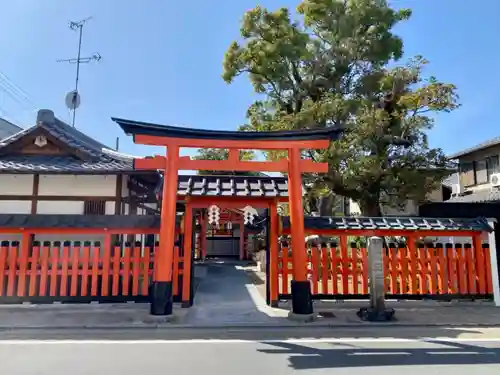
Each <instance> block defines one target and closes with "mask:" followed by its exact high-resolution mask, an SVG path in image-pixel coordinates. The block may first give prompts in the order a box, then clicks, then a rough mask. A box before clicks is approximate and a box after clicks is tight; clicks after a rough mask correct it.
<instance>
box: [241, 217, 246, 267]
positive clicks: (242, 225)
mask: <svg viewBox="0 0 500 375" xmlns="http://www.w3.org/2000/svg"><path fill="white" fill-rule="evenodd" d="M243 259H245V221H244V219H243V216H242V217H241V219H240V260H243Z"/></svg>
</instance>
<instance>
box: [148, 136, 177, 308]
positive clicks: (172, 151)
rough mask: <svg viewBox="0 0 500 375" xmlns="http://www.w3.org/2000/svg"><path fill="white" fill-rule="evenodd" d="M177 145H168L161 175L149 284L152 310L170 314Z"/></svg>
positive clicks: (171, 304)
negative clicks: (154, 255) (156, 241)
mask: <svg viewBox="0 0 500 375" xmlns="http://www.w3.org/2000/svg"><path fill="white" fill-rule="evenodd" d="M178 162H179V147H178V146H175V145H173V146H172V145H170V146H168V149H167V163H166V166H165V173H164V175H163V195H162V203H161V224H160V246H159V248H158V249H157V251H158V256H157V258H156V259H157V261H158V265H156V267H155V269H156V273H155V274H154V281H153V285H152V296H151V314H152V315H170V314H172V310H173V293H172V291H173V289H172V273H173V259H174V242H175V219H176V206H177V172H178V168H177V167H178Z"/></svg>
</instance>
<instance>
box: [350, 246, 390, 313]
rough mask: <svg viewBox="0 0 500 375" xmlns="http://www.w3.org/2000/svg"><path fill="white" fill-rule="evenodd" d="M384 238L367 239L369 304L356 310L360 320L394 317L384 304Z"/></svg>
mask: <svg viewBox="0 0 500 375" xmlns="http://www.w3.org/2000/svg"><path fill="white" fill-rule="evenodd" d="M383 244H384V240H383V239H382V238H380V237H370V238H369V239H368V269H369V273H368V275H369V285H370V306H369V307H368V308H366V307H363V308H361V309H360V310H359V311H358V313H357V314H358V316H359V317H360V318H361V319H362V320H369V321H387V320H391V319H393V317H394V309H387V308H386V306H385V286H384V278H385V272H384V246H383Z"/></svg>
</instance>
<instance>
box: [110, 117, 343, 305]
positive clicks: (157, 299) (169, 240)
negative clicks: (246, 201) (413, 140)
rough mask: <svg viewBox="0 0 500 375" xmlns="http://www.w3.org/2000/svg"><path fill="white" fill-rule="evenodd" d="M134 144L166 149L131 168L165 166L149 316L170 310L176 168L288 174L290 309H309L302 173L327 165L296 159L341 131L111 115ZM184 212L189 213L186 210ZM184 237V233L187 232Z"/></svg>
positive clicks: (322, 146)
mask: <svg viewBox="0 0 500 375" xmlns="http://www.w3.org/2000/svg"><path fill="white" fill-rule="evenodd" d="M112 120H113V121H115V122H116V123H117V124H118V125H119V126H120V127H121V128H122V130H123V131H124V132H125V134H127V135H132V136H133V140H134V143H137V144H143V145H153V146H164V147H166V155H165V156H154V157H152V158H144V159H135V161H134V168H136V169H150V170H151V169H152V170H164V171H165V173H164V184H163V199H162V206H161V227H160V247H159V249H158V257H157V260H158V264H155V272H154V278H153V287H152V296H151V314H153V315H169V314H171V313H172V309H173V300H172V261H173V249H174V238H175V215H176V200H177V184H178V178H177V175H178V171H180V170H218V171H258V172H283V173H286V174H287V175H288V186H289V196H288V199H289V206H290V220H291V233H292V263H293V281H292V312H293V313H295V314H311V313H312V312H313V308H312V300H311V288H310V283H309V281H308V280H307V267H306V261H307V258H306V248H305V243H304V238H305V234H304V211H303V205H302V179H301V173H303V172H309V173H326V172H327V171H328V164H326V163H314V162H312V161H311V160H302V159H301V150H303V149H326V148H328V146H329V142H330V140H335V139H338V138H339V137H340V135H341V130H340V129H338V128H326V129H316V130H307V131H276V132H238V131H216V130H203V129H189V128H181V127H173V126H164V125H158V124H151V123H145V122H138V121H131V120H125V119H119V118H112ZM214 146H216V147H217V148H221V149H229V158H228V160H222V161H219V160H191V159H190V158H189V157H180V155H179V151H180V148H181V147H189V148H213V147H214ZM244 149H246V150H249V149H251V150H286V151H287V152H288V158H287V159H281V160H279V161H275V162H270V161H266V162H258V161H242V160H240V158H239V152H240V150H244ZM186 214H187V215H189V213H186ZM188 237H189V236H188Z"/></svg>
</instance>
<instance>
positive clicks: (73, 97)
mask: <svg viewBox="0 0 500 375" xmlns="http://www.w3.org/2000/svg"><path fill="white" fill-rule="evenodd" d="M91 19H92V17H87V18H85V19H83V20H81V21H76V22H74V21H70V23H69V28H70V29H71V30H73V31H78V34H79V38H78V55H77V57H76V58H72V59H61V60H57V62H66V63H70V64H76V79H75V89H74V90H73V91H70V92H69V93H68V94H67V95H66V106H67V107H68V109H70V110H71V111H73V120H72V123H71V125H72V126H73V127H75V118H76V109H77V108H78V107H79V106H80V94H79V93H78V81H79V79H80V64H87V63H89V62H91V61H96V62H97V61H100V60H101V58H102V57H101V55H100V54H99V53H97V52H96V53H94V54H92V55H91V56H87V57H82V55H81V52H82V35H83V26H84V25H85V24H86V23H87V22H88V21H90V20H91Z"/></svg>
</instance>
